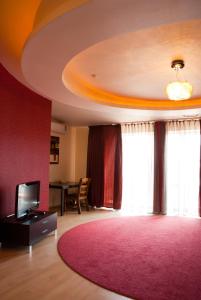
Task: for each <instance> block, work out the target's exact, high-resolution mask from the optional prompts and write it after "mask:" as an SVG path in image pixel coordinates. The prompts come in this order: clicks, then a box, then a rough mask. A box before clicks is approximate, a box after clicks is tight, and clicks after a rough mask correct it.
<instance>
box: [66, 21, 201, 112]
mask: <svg viewBox="0 0 201 300" xmlns="http://www.w3.org/2000/svg"><path fill="white" fill-rule="evenodd" d="M199 28H201V21H199V20H193V21H186V22H181V23H175V24H171V25H162V26H157V27H152V28H150V29H143V30H139V31H135V32H130V33H128V34H124V35H120V36H117V37H115V38H112V39H107V40H105V41H102V42H100V43H98V44H96V45H94V46H92V47H90V48H88V49H86V50H84V51H82V52H81V53H79V54H78V55H76V56H75V57H73V58H72V60H71V61H70V62H69V63H68V64H67V65H66V67H65V68H64V71H63V75H62V79H63V82H64V85H65V86H66V87H67V88H68V89H70V90H71V91H72V92H74V93H75V94H77V95H81V96H85V97H87V98H91V99H92V100H94V101H96V102H98V103H103V104H107V105H116V106H120V107H128V108H141V109H142V108H143V109H164V108H165V109H178V108H189V107H198V106H200V105H201V85H200V80H199V76H198V73H197V69H200V68H201V51H200V49H201V31H200V29H199ZM192 53H193V54H194V55H193V56H192V55H191V54H192ZM176 58H182V59H184V61H185V64H186V66H185V68H184V70H182V72H181V73H182V74H181V77H182V79H183V78H184V79H187V80H188V81H189V82H190V83H191V84H192V85H193V90H194V91H193V98H192V99H190V100H188V101H187V100H185V101H176V102H175V101H171V100H168V98H167V95H166V93H165V87H166V85H167V84H168V83H169V82H171V81H173V80H175V72H174V70H173V69H172V68H171V67H170V66H171V61H172V60H173V59H176Z"/></svg>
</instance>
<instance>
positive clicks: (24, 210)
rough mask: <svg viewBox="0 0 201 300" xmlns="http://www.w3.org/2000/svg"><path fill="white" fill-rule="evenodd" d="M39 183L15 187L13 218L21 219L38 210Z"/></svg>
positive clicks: (33, 182) (27, 183)
mask: <svg viewBox="0 0 201 300" xmlns="http://www.w3.org/2000/svg"><path fill="white" fill-rule="evenodd" d="M39 194H40V181H32V182H25V183H21V184H18V185H17V186H16V206H15V216H16V217H17V218H21V217H23V216H25V215H27V214H29V213H30V211H32V210H34V209H36V208H38V206H39Z"/></svg>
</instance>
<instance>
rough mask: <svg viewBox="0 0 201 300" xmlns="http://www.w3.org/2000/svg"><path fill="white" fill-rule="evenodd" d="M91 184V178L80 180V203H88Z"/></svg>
mask: <svg viewBox="0 0 201 300" xmlns="http://www.w3.org/2000/svg"><path fill="white" fill-rule="evenodd" d="M90 182H91V179H90V178H87V177H85V178H80V182H79V190H78V199H79V201H87V196H88V191H89V185H90Z"/></svg>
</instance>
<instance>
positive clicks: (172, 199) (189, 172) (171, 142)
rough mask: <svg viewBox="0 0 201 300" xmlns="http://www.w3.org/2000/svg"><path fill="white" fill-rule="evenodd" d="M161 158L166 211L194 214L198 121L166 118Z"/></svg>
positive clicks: (197, 177)
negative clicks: (164, 140)
mask: <svg viewBox="0 0 201 300" xmlns="http://www.w3.org/2000/svg"><path fill="white" fill-rule="evenodd" d="M165 160H166V205H167V214H168V215H181V216H198V209H199V167H200V122H199V121H171V122H167V124H166V159H165Z"/></svg>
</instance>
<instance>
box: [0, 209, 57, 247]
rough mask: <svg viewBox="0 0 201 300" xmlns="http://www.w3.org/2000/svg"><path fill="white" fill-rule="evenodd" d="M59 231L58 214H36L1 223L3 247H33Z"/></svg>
mask: <svg viewBox="0 0 201 300" xmlns="http://www.w3.org/2000/svg"><path fill="white" fill-rule="evenodd" d="M56 229H57V213H50V212H36V213H33V214H31V215H29V216H27V217H25V218H23V219H22V220H20V219H16V218H15V217H14V216H13V217H10V218H4V219H2V220H1V223H0V232H1V234H0V241H1V243H2V245H4V244H12V245H16V246H17V245H19V246H31V245H33V244H34V243H35V242H37V241H39V240H41V239H42V238H44V237H45V236H46V235H47V234H48V233H50V232H52V231H55V230H56Z"/></svg>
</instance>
